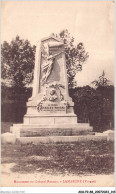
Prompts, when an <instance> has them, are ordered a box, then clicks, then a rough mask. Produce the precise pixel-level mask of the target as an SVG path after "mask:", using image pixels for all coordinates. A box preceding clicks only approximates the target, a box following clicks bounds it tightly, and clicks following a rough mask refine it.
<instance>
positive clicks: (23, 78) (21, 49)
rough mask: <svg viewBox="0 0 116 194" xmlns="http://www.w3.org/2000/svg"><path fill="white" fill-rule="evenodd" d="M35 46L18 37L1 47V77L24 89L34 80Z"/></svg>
mask: <svg viewBox="0 0 116 194" xmlns="http://www.w3.org/2000/svg"><path fill="white" fill-rule="evenodd" d="M34 54H35V46H31V44H30V42H29V41H28V40H23V39H20V38H19V36H17V37H16V38H15V39H14V40H12V41H11V43H10V44H9V43H8V42H6V41H5V42H4V43H3V44H2V45H1V77H2V79H5V80H9V81H10V85H11V86H15V87H19V88H22V87H24V86H25V85H26V84H28V83H30V82H31V81H32V79H33V68H34V60H35V59H34Z"/></svg>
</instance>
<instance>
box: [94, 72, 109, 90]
mask: <svg viewBox="0 0 116 194" xmlns="http://www.w3.org/2000/svg"><path fill="white" fill-rule="evenodd" d="M110 83H111V82H110V80H108V79H107V78H106V77H105V72H104V71H103V72H102V75H101V76H99V79H98V80H94V81H93V82H92V84H94V85H95V87H96V88H98V87H106V86H108V85H109V84H110Z"/></svg>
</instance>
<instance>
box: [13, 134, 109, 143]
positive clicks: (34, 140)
mask: <svg viewBox="0 0 116 194" xmlns="http://www.w3.org/2000/svg"><path fill="white" fill-rule="evenodd" d="M17 141H18V142H20V143H22V144H27V143H33V144H40V143H45V144H46V143H68V142H69V143H76V142H87V141H107V136H96V135H86V136H49V137H28V138H27V137H20V138H17Z"/></svg>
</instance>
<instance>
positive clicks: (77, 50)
mask: <svg viewBox="0 0 116 194" xmlns="http://www.w3.org/2000/svg"><path fill="white" fill-rule="evenodd" d="M59 36H60V38H61V39H62V40H63V42H64V45H65V56H66V68H67V76H68V85H69V88H73V87H75V86H76V85H77V84H76V82H75V76H76V74H77V73H78V72H79V71H81V70H82V66H83V64H84V63H85V62H86V60H87V58H88V57H89V55H88V53H87V52H86V51H85V48H84V45H83V43H82V42H80V43H78V44H77V45H76V46H75V44H74V38H73V37H71V35H70V33H69V32H68V30H63V31H62V32H61V33H60V34H59Z"/></svg>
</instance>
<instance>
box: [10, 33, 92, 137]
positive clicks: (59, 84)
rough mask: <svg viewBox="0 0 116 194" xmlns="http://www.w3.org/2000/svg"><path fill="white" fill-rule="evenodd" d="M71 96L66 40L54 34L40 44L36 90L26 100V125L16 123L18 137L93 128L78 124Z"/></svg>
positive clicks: (37, 55) (38, 45) (63, 133)
mask: <svg viewBox="0 0 116 194" xmlns="http://www.w3.org/2000/svg"><path fill="white" fill-rule="evenodd" d="M73 107H74V103H73V102H72V99H71V98H70V97H69V93H68V81H67V71H66V61H65V52H64V44H63V42H62V41H61V40H60V39H58V38H56V37H55V36H54V35H51V36H50V37H47V38H44V39H43V40H41V41H40V42H38V43H37V46H36V57H35V69H34V81H33V93H32V97H31V98H30V99H29V100H28V102H27V113H26V115H24V122H23V124H14V125H13V127H11V131H12V132H13V133H15V134H16V135H17V137H25V136H26V137H35V136H36V137H37V136H50V135H51V136H55V135H56V136H60V135H61V136H67V135H68V136H69V135H77V134H78V132H79V130H81V132H82V131H84V132H85V131H86V132H87V131H92V128H91V127H90V126H89V124H88V123H86V124H78V123H77V116H76V115H75V114H74V110H73Z"/></svg>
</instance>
